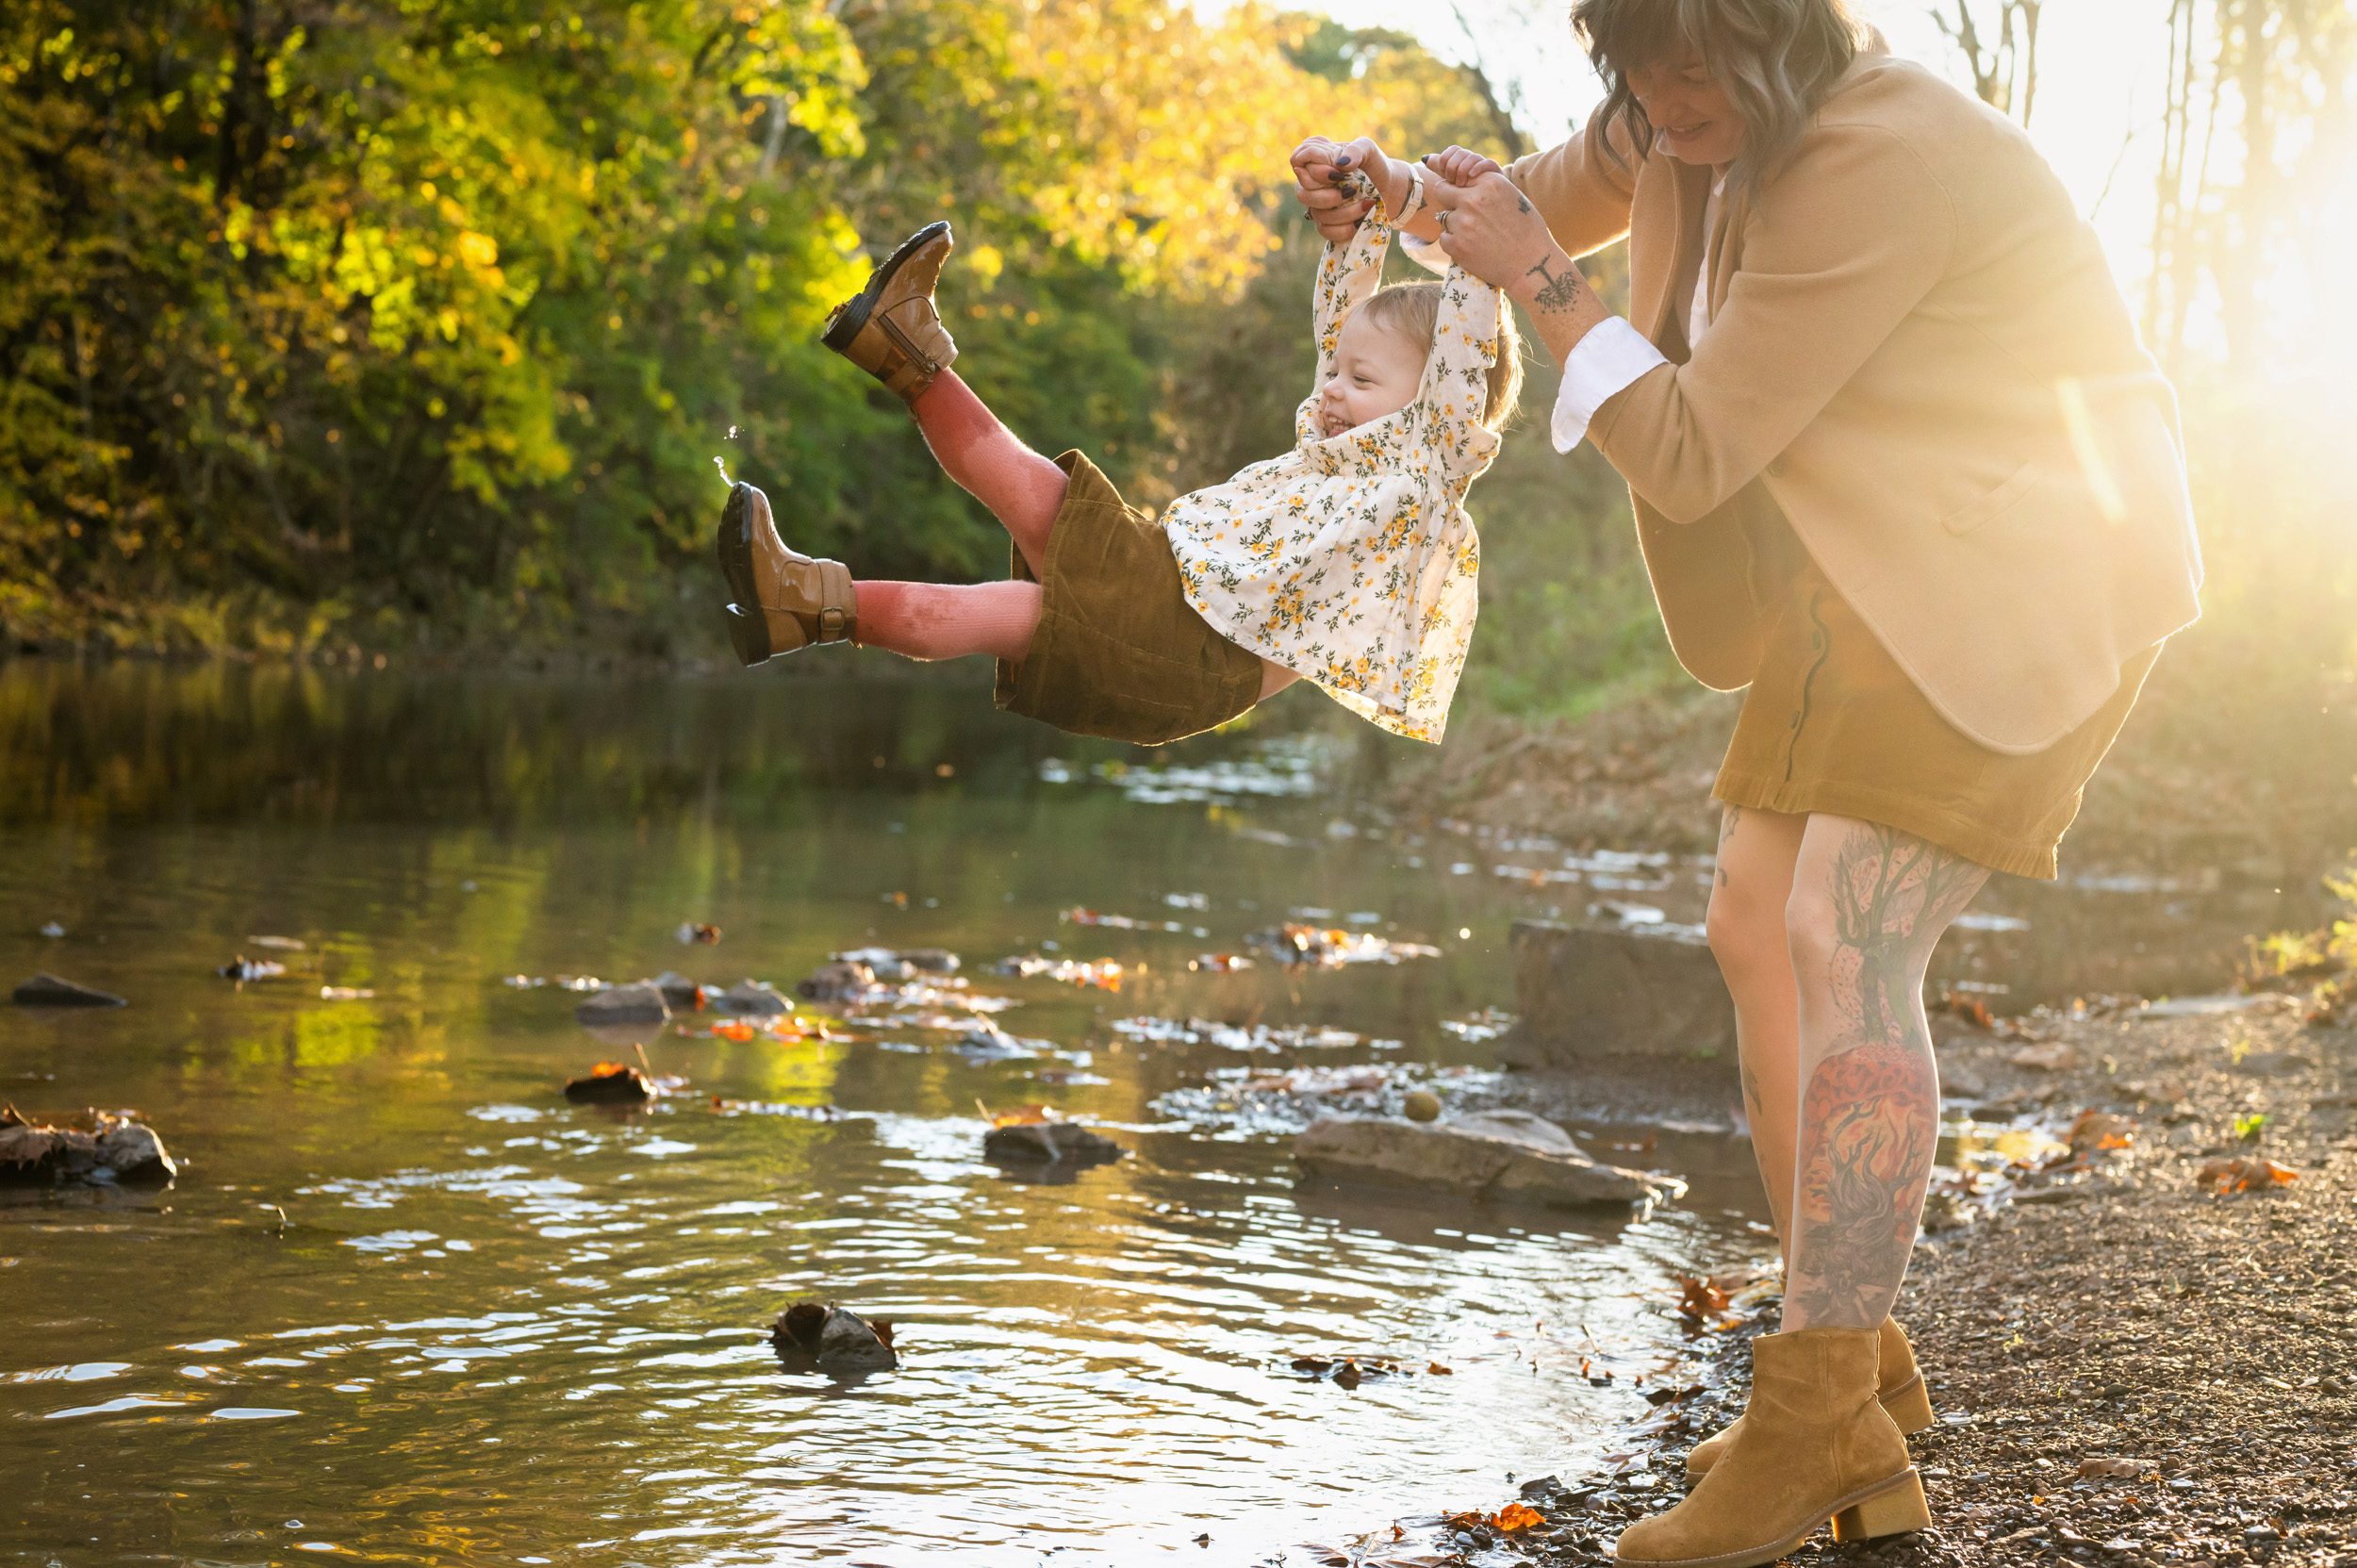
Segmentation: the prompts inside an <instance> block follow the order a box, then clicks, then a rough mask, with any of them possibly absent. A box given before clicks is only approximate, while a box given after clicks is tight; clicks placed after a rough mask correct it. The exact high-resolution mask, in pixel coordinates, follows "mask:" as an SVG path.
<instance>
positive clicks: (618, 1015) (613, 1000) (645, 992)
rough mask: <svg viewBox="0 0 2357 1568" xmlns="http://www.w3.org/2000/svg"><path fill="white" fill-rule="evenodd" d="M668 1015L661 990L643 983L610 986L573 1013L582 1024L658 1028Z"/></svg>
mask: <svg viewBox="0 0 2357 1568" xmlns="http://www.w3.org/2000/svg"><path fill="white" fill-rule="evenodd" d="M670 1015H671V1009H670V1007H669V1005H668V1003H667V1002H666V1001H665V1000H664V998H663V988H662V987H661V986H659V985H657V984H655V983H654V982H652V981H646V980H642V981H640V982H638V983H637V984H635V985H609V986H607V987H606V988H605V989H604V990H602V991H600V992H599V993H598V994H597V995H596V996H593V997H589V998H586V999H584V1000H583V1001H582V1003H581V1005H579V1006H578V1007H576V1008H574V1009H573V1016H574V1017H575V1018H577V1019H579V1020H580V1021H581V1022H583V1023H585V1024H659V1023H662V1022H664V1021H665V1020H667V1019H668V1018H669V1017H670Z"/></svg>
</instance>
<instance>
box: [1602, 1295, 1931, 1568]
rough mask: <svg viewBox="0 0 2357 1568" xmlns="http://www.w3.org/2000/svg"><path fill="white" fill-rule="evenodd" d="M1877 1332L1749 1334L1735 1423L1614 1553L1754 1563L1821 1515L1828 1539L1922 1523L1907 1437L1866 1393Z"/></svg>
mask: <svg viewBox="0 0 2357 1568" xmlns="http://www.w3.org/2000/svg"><path fill="white" fill-rule="evenodd" d="M1880 1339H1881V1335H1880V1333H1879V1331H1878V1330H1876V1329H1796V1330H1794V1331H1793V1332H1791V1333H1788V1334H1762V1335H1761V1336H1760V1337H1759V1338H1758V1339H1756V1340H1755V1341H1754V1342H1753V1344H1752V1398H1751V1403H1750V1404H1749V1405H1747V1406H1746V1407H1745V1408H1744V1411H1743V1425H1742V1429H1741V1431H1739V1433H1738V1434H1737V1435H1736V1437H1735V1440H1734V1441H1733V1442H1732V1443H1730V1444H1727V1446H1726V1449H1725V1451H1724V1452H1723V1453H1722V1454H1721V1455H1720V1457H1719V1462H1718V1463H1716V1464H1714V1465H1712V1466H1711V1467H1710V1473H1709V1474H1708V1475H1706V1476H1705V1477H1703V1478H1702V1479H1701V1480H1700V1481H1698V1482H1696V1483H1695V1485H1694V1490H1693V1491H1692V1492H1690V1493H1689V1494H1687V1497H1686V1500H1685V1501H1684V1502H1682V1503H1680V1504H1678V1505H1677V1506H1676V1507H1675V1508H1673V1509H1672V1510H1669V1511H1668V1512H1667V1513H1663V1514H1660V1515H1657V1516H1656V1517H1655V1518H1652V1519H1645V1520H1640V1522H1638V1523H1637V1524H1634V1525H1631V1526H1630V1527H1628V1528H1627V1529H1625V1530H1624V1531H1622V1532H1621V1540H1620V1543H1619V1545H1618V1546H1617V1547H1615V1549H1614V1552H1615V1556H1614V1560H1615V1561H1617V1562H1621V1563H1626V1564H1644V1565H1645V1568H1757V1565H1758V1564H1760V1563H1764V1562H1773V1561H1775V1560H1776V1559H1778V1558H1780V1557H1783V1556H1784V1555H1785V1554H1787V1553H1788V1552H1790V1551H1792V1550H1793V1549H1794V1548H1795V1547H1797V1546H1799V1545H1800V1544H1801V1543H1802V1542H1804V1541H1805V1540H1807V1539H1808V1538H1809V1537H1810V1536H1811V1535H1814V1534H1815V1533H1816V1532H1817V1529H1818V1527H1820V1526H1821V1525H1823V1524H1824V1523H1825V1522H1826V1521H1827V1520H1831V1521H1832V1522H1833V1531H1834V1539H1835V1540H1837V1541H1861V1540H1864V1539H1866V1538H1867V1537H1869V1536H1877V1535H1898V1534H1902V1533H1904V1532H1905V1531H1908V1530H1920V1529H1921V1528H1922V1527H1924V1526H1926V1525H1928V1524H1930V1523H1931V1510H1929V1509H1928V1508H1926V1507H1925V1505H1924V1502H1923V1483H1922V1482H1921V1481H1920V1480H1918V1479H1917V1478H1916V1475H1915V1467H1914V1466H1913V1465H1911V1464H1909V1463H1908V1462H1907V1440H1906V1439H1905V1438H1904V1437H1902V1436H1900V1435H1899V1428H1898V1427H1897V1425H1896V1424H1895V1423H1893V1422H1892V1421H1891V1419H1890V1415H1889V1412H1887V1411H1885V1410H1884V1409H1883V1408H1882V1404H1881V1402H1880V1401H1879V1400H1877V1399H1876V1398H1875V1397H1874V1368H1875V1365H1876V1362H1878V1361H1879V1360H1880V1352H1881V1346H1880V1344H1879V1341H1880Z"/></svg>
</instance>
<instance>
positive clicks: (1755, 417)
mask: <svg viewBox="0 0 2357 1568" xmlns="http://www.w3.org/2000/svg"><path fill="white" fill-rule="evenodd" d="M1607 134H1611V135H1613V136H1614V137H1615V139H1616V140H1618V139H1619V135H1620V133H1619V131H1618V129H1617V127H1614V128H1612V129H1611V130H1610V131H1607V127H1606V126H1604V125H1603V124H1599V123H1598V122H1595V121H1591V122H1590V124H1589V125H1588V127H1587V130H1586V132H1585V133H1584V134H1583V135H1581V136H1578V137H1575V138H1574V139H1573V140H1570V141H1567V142H1565V143H1563V144H1562V145H1561V146H1558V147H1554V148H1551V149H1549V150H1547V151H1545V152H1541V153H1536V154H1533V155H1532V156H1530V157H1525V158H1523V159H1520V160H1519V161H1517V162H1516V163H1515V164H1514V165H1513V167H1512V168H1510V169H1509V170H1508V175H1509V176H1510V177H1511V178H1512V179H1513V180H1514V181H1515V183H1516V184H1517V185H1519V186H1520V187H1521V188H1522V189H1523V190H1524V191H1525V193H1527V194H1528V196H1529V197H1530V199H1531V201H1532V203H1533V204H1534V205H1536V206H1538V208H1539V210H1540V211H1541V213H1543V214H1544V215H1545V217H1546V219H1547V222H1548V224H1549V226H1550V227H1551V228H1552V229H1553V230H1554V232H1555V235H1556V238H1557V239H1558V241H1559V242H1560V243H1561V244H1562V245H1563V247H1564V248H1565V249H1566V250H1568V251H1570V252H1571V253H1572V254H1573V255H1574V256H1579V255H1585V254H1586V253H1588V252H1590V251H1592V250H1595V249H1598V248H1599V247H1601V246H1604V245H1607V244H1609V243H1610V242H1611V241H1612V240H1614V239H1619V238H1621V237H1622V236H1623V235H1624V234H1625V235H1626V236H1627V237H1628V240H1629V272H1630V275H1631V289H1630V293H1631V305H1632V308H1631V311H1630V315H1631V317H1632V319H1633V320H1634V322H1635V323H1636V325H1637V327H1638V330H1640V332H1643V333H1644V334H1645V335H1646V337H1648V338H1651V339H1652V340H1653V341H1654V342H1655V343H1656V345H1658V346H1661V347H1662V348H1663V350H1664V352H1665V353H1666V354H1668V355H1669V356H1670V357H1671V358H1672V359H1673V360H1683V361H1684V362H1683V363H1676V364H1672V365H1665V366H1661V367H1658V368H1656V370H1654V371H1650V372H1649V373H1647V374H1645V375H1644V376H1641V377H1640V378H1639V379H1638V380H1637V381H1636V382H1635V383H1633V384H1632V385H1631V386H1629V387H1628V388H1626V389H1625V390H1624V391H1622V392H1621V393H1619V394H1618V395H1616V396H1615V397H1613V398H1611V399H1609V400H1607V402H1606V403H1605V404H1604V406H1603V407H1602V408H1601V409H1600V410H1599V411H1598V413H1597V416H1596V419H1595V421H1594V422H1593V424H1592V425H1591V427H1590V436H1591V438H1592V439H1593V440H1594V441H1595V442H1596V444H1597V445H1598V446H1599V447H1600V448H1601V449H1602V450H1603V452H1604V454H1605V455H1606V456H1607V457H1608V458H1610V459H1611V461H1612V465H1613V467H1615V468H1617V469H1618V470H1620V471H1621V473H1622V475H1623V477H1624V478H1625V479H1627V481H1628V484H1629V489H1630V493H1631V496H1632V497H1633V499H1634V501H1635V504H1636V511H1637V524H1638V532H1639V537H1640V541H1641V543H1642V545H1643V547H1644V553H1645V564H1646V569H1647V570H1648V571H1649V572H1650V573H1651V575H1652V579H1653V587H1654V596H1655V598H1656V600H1657V601H1658V602H1659V604H1660V608H1661V619H1662V621H1663V624H1664V625H1666V626H1667V627H1668V629H1669V634H1670V642H1671V646H1672V647H1673V649H1674V650H1675V651H1676V653H1677V656H1678V659H1679V662H1681V663H1682V664H1684V665H1685V667H1686V668H1687V669H1688V670H1689V672H1691V673H1692V674H1693V676H1694V677H1695V678H1696V679H1697V680H1699V681H1701V682H1702V683H1703V684H1704V685H1709V686H1713V687H1716V688H1718V689H1720V690H1733V689H1735V688H1736V687H1739V686H1742V685H1748V684H1750V682H1751V679H1752V675H1753V672H1754V670H1755V668H1756V666H1757V664H1758V661H1759V652H1760V647H1761V635H1762V632H1763V630H1764V626H1763V623H1762V606H1761V605H1760V603H1759V602H1755V595H1754V591H1753V584H1752V569H1751V561H1750V554H1749V550H1748V547H1747V545H1746V543H1745V540H1744V535H1743V530H1742V526H1741V518H1742V515H1743V513H1744V512H1745V510H1746V509H1747V507H1755V506H1756V505H1757V504H1758V503H1759V502H1760V500H1761V497H1762V492H1763V491H1764V494H1765V497H1766V498H1767V499H1769V500H1772V501H1773V502H1774V503H1775V504H1776V505H1777V506H1778V507H1780V508H1781V509H1782V510H1783V512H1784V515H1785V516H1786V517H1787V518H1788V519H1789V520H1790V521H1791V524H1792V527H1793V530H1794V532H1796V533H1797V534H1798V535H1799V536H1800V537H1801V540H1802V542H1803V543H1804V544H1805V545H1806V546H1807V547H1808V551H1809V553H1810V554H1812V555H1813V556H1815V557H1816V559H1817V562H1818V564H1819V566H1821V568H1822V569H1824V572H1825V575H1826V576H1827V577H1828V578H1829V579H1831V581H1832V582H1833V584H1834V586H1836V587H1837V588H1838V589H1839V590H1840V592H1841V594H1842V597H1843V598H1845V599H1847V600H1848V601H1849V602H1851V604H1852V605H1853V606H1854V607H1855V609H1856V610H1857V612H1858V615H1859V616H1860V618H1861V619H1864V620H1865V621H1866V623H1867V624H1868V625H1869V626H1871V628H1872V629H1873V631H1874V633H1875V635H1877V636H1878V637H1880V638H1881V640H1882V642H1883V644H1884V645H1885V646H1886V647H1887V649H1888V650H1889V651H1890V653H1891V656H1892V657H1893V658H1895V659H1896V660H1897V661H1898V662H1899V664H1900V666H1901V667H1902V668H1904V669H1905V670H1906V671H1907V673H1908V674H1909V675H1910V676H1911V677H1912V678H1913V679H1914V681H1915V683H1916V685H1918V686H1919V687H1920V689H1921V690H1922V692H1923V695H1924V696H1925V697H1926V698H1927V699H1928V700H1929V701H1931V702H1932V704H1933V705H1934V706H1935V707H1937V709H1938V710H1939V712H1940V713H1941V715H1942V716H1944V717H1945V718H1948V720H1949V721H1950V722H1952V723H1953V724H1954V725H1955V726H1956V727H1957V728H1958V729H1959V730H1961V731H1963V732H1964V733H1965V734H1968V735H1970V736H1971V737H1972V738H1973V739H1975V740H1977V741H1979V742H1981V743H1982V744H1983V745H1986V746H1988V747H1990V748H1991V749H1993V750H1996V751H2012V752H2028V751H2042V750H2044V749H2045V748H2046V747H2048V746H2050V745H2052V743H2053V742H2055V741H2056V740H2059V739H2060V738H2061V737H2062V736H2063V735H2065V734H2068V733H2069V731H2070V730H2071V729H2073V728H2074V727H2076V726H2077V725H2078V724H2079V723H2080V722H2081V721H2082V720H2084V719H2085V718H2087V717H2088V716H2090V715H2091V714H2093V713H2094V712H2095V711H2096V710H2097V709H2098V708H2100V707H2102V705H2103V702H2104V701H2105V700H2106V699H2107V698H2109V697H2110V696H2111V694H2112V693H2113V691H2114V690H2116V689H2117V688H2118V685H2119V679H2120V667H2121V666H2122V665H2123V664H2125V663H2127V662H2128V660H2129V659H2130V658H2131V657H2132V656H2134V654H2136V653H2137V652H2141V651H2142V650H2144V649H2147V648H2150V647H2151V646H2152V645H2153V644H2154V643H2156V642H2159V641H2160V640H2161V639H2162V638H2164V637H2166V636H2167V635H2169V634H2170V633H2172V632H2175V631H2178V630H2180V629H2181V628H2183V627H2184V626H2187V625H2189V624H2191V622H2192V621H2193V619H2195V617H2196V616H2197V615H2198V614H2199V613H2200V612H2199V607H2198V603H2197V600H2196V594H2197V591H2198V590H2199V588H2200V582H2201V558H2200V546H2199V545H2198V543H2197V542H2196V540H2195V537H2194V528H2193V513H2192V506H2191V503H2190V501H2189V499H2188V497H2187V495H2186V491H2185V480H2184V459H2183V441H2182V437H2181V436H2180V434H2179V429H2178V422H2177V404H2176V396H2175V393H2174V392H2173V391H2172V390H2171V388H2170V387H2169V385H2168V382H2167V380H2166V379H2165V378H2164V377H2163V376H2162V375H2161V373H2160V371H2159V368H2158V367H2157V366H2156V365H2155V364H2154V363H2153V361H2152V358H2151V355H2148V354H2146V353H2145V351H2144V349H2143V347H2142V346H2141V345H2140V344H2139V343H2138V341H2137V339H2136V332H2135V327H2134V322H2132V321H2131V319H2130V317H2129V313H2128V307H2127V305H2126V303H2125V302H2124V301H2123V300H2122V299H2121V297H2120V293H2119V289H2118V285H2117V284H2116V283H2115V282H2114V281H2113V279H2112V275H2111V273H2110V272H2109V270H2108V269H2107V268H2106V266H2105V264H2104V260H2103V256H2102V251H2101V249H2100V248H2099V247H2098V245H2097V243H2096V239H2095V234H2094V231H2093V230H2092V229H2090V228H2089V227H2088V226H2087V225H2086V224H2085V223H2083V222H2082V221H2081V220H2080V218H2079V216H2078V214H2077V212H2076V211H2075V210H2074V209H2073V207H2072V206H2071V204H2070V200H2069V196H2068V195H2067V194H2066V193H2065V191H2064V190H2063V188H2062V185H2061V183H2060V182H2059V181H2058V180H2056V179H2055V177H2054V174H2053V172H2052V170H2051V169H2049V168H2048V167H2047V165H2046V162H2045V160H2044V159H2043V158H2042V157H2039V156H2038V153H2037V152H2036V149H2035V148H2034V147H2032V146H2031V144H2030V141H2029V140H2028V138H2027V137H2025V136H2024V135H2023V134H2022V133H2021V131H2020V129H2019V127H2018V126H2016V125H2015V124H2013V123H2012V122H2010V121H2008V120H2006V119H2005V118H2003V116H2002V115H1999V114H1997V113H1996V112H1995V111H1994V110H1991V109H1989V108H1987V107H1986V106H1984V105H1982V104H1980V103H1979V102H1977V101H1975V100H1974V99H1972V98H1970V97H1969V96H1967V95H1966V94H1964V93H1962V92H1959V91H1956V90H1955V89H1953V88H1952V87H1950V86H1948V85H1947V84H1946V83H1944V82H1942V81H1940V80H1939V79H1938V78H1937V77H1936V76H1934V75H1932V74H1930V73H1929V72H1927V71H1925V70H1923V69H1922V68H1921V67H1920V66H1918V65H1915V64H1913V63H1911V62H1907V61H1904V60H1900V59H1897V58H1892V57H1891V56H1889V55H1887V54H1879V53H1878V54H1872V55H1866V56H1862V57H1860V58H1859V59H1858V60H1857V61H1856V62H1855V63H1854V65H1853V66H1852V67H1851V69H1850V71H1849V72H1848V73H1847V74H1845V75H1844V76H1843V77H1842V79H1841V81H1840V82H1839V83H1838V85H1837V86H1836V88H1835V90H1834V91H1833V93H1832V94H1831V95H1830V96H1829V97H1828V98H1827V99H1826V101H1825V103H1824V105H1823V106H1822V107H1821V109H1820V110H1819V112H1818V114H1817V116H1816V117H1815V119H1814V121H1813V122H1812V123H1811V124H1810V126H1809V128H1808V130H1807V131H1806V132H1805V134H1804V136H1803V137H1802V140H1801V141H1800V143H1799V145H1798V147H1797V149H1796V151H1795V152H1794V154H1793V156H1792V157H1791V158H1790V160H1789V161H1788V163H1787V164H1786V166H1785V168H1784V169H1783V171H1782V172H1781V173H1778V174H1777V175H1776V176H1775V177H1774V178H1773V179H1772V181H1771V183H1770V184H1769V186H1768V189H1767V190H1766V191H1765V192H1764V194H1763V195H1762V196H1761V198H1760V199H1759V200H1758V201H1757V202H1756V203H1754V202H1751V201H1749V200H1746V199H1745V198H1744V197H1743V196H1741V195H1740V193H1739V192H1738V191H1737V190H1736V188H1735V187H1734V186H1733V185H1732V184H1730V186H1729V188H1728V196H1727V199H1726V200H1724V201H1722V204H1721V207H1722V213H1721V217H1720V220H1719V228H1718V232H1717V234H1716V235H1715V236H1714V237H1713V243H1712V255H1713V264H1712V268H1711V277H1710V283H1709V299H1710V309H1711V314H1710V329H1709V331H1708V332H1707V333H1706V334H1704V335H1703V339H1702V344H1701V346H1700V347H1699V348H1698V349H1697V350H1695V351H1694V353H1693V354H1692V355H1691V356H1690V358H1689V357H1688V356H1687V355H1686V353H1685V351H1684V348H1683V338H1682V337H1681V336H1680V334H1679V329H1678V325H1677V323H1676V320H1675V317H1676V308H1675V307H1676V305H1677V302H1678V301H1679V300H1680V299H1681V298H1690V297H1691V295H1692V292H1693V289H1694V282H1695V270H1696V268H1697V267H1698V266H1699V265H1700V257H1701V256H1702V255H1703V254H1704V239H1705V236H1704V235H1703V233H1702V218H1703V208H1704V204H1705V201H1706V197H1707V195H1708V192H1709V185H1710V179H1711V171H1710V170H1709V169H1707V168H1697V167H1689V166H1688V165H1686V164H1682V163H1679V162H1678V161H1676V160H1675V159H1673V158H1671V157H1667V156H1648V157H1642V158H1632V159H1631V160H1630V170H1629V171H1624V170H1623V169H1621V168H1619V167H1617V166H1615V165H1614V164H1613V163H1612V162H1611V161H1610V159H1609V158H1608V157H1607V154H1606V152H1605V149H1604V145H1603V139H1604V138H1605V137H1606V136H1607ZM1632 171H1633V173H1632Z"/></svg>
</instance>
